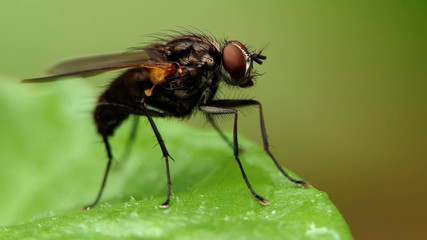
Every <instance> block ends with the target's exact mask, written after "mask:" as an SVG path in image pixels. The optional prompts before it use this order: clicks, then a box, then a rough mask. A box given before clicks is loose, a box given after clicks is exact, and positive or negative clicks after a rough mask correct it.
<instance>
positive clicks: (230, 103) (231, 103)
mask: <svg viewBox="0 0 427 240" xmlns="http://www.w3.org/2000/svg"><path fill="white" fill-rule="evenodd" d="M209 104H212V105H215V106H223V107H245V106H253V105H256V106H258V108H259V118H260V127H261V136H262V142H263V145H264V151H265V152H266V153H267V154H268V156H270V158H271V160H273V162H274V164H275V165H276V167H277V168H278V169H279V171H280V172H281V173H282V174H283V175H284V176H285V177H286V178H287V179H289V180H290V181H292V182H294V183H297V184H300V185H302V186H304V187H311V185H310V184H308V183H306V182H304V181H301V180H296V179H294V178H293V177H291V176H290V175H289V174H288V173H287V172H286V171H285V170H284V169H283V168H282V166H280V164H279V162H278V161H277V160H276V158H275V157H274V155H273V153H272V152H271V151H270V145H269V144H268V139H267V131H266V129H265V122H264V115H263V113H262V106H261V103H260V102H259V101H256V100H243V99H242V100H213V101H211V102H209Z"/></svg>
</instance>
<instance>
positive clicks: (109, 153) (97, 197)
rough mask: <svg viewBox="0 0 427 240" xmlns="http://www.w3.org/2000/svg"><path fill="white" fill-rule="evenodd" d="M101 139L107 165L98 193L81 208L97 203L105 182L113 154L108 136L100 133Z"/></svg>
mask: <svg viewBox="0 0 427 240" xmlns="http://www.w3.org/2000/svg"><path fill="white" fill-rule="evenodd" d="M102 140H103V141H104V145H105V150H106V151H107V156H108V162H107V167H106V169H105V173H104V178H103V179H102V184H101V188H100V189H99V192H98V195H96V198H95V201H93V202H92V203H91V204H89V205H87V206H85V207H83V208H82V209H81V210H87V209H90V208H92V207H93V206H95V205H96V204H97V203H98V201H99V199H100V198H101V195H102V192H103V191H104V187H105V183H106V182H107V175H108V172H109V171H110V167H111V162H112V161H113V154H112V153H111V147H110V143H109V142H108V137H107V136H106V135H102Z"/></svg>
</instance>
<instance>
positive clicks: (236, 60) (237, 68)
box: [222, 42, 247, 79]
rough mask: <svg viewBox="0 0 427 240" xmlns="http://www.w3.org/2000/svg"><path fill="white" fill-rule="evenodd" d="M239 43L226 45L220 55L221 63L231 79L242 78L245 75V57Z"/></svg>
mask: <svg viewBox="0 0 427 240" xmlns="http://www.w3.org/2000/svg"><path fill="white" fill-rule="evenodd" d="M241 46H242V44H241V43H240V42H230V43H228V44H227V45H226V46H225V47H224V50H223V53H222V62H223V65H224V68H225V70H227V72H228V73H229V74H230V76H231V77H232V78H233V79H240V78H243V77H244V76H245V74H246V66H247V61H246V56H245V53H244V49H242V47H241Z"/></svg>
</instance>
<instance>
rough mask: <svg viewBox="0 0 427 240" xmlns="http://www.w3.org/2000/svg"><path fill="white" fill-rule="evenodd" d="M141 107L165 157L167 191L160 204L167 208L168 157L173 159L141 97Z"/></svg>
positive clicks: (169, 187)
mask: <svg viewBox="0 0 427 240" xmlns="http://www.w3.org/2000/svg"><path fill="white" fill-rule="evenodd" d="M141 105H142V108H143V109H144V111H145V115H146V116H147V119H148V122H149V123H150V125H151V128H152V129H153V132H154V135H155V136H156V139H157V142H158V143H159V145H160V149H161V150H162V153H163V158H164V159H165V164H166V177H167V187H168V193H167V197H166V201H165V202H164V203H162V204H161V205H160V207H161V208H167V207H169V201H170V195H171V178H170V173H169V158H171V159H172V160H173V158H172V157H171V156H170V155H169V153H168V150H167V149H166V145H165V143H164V141H163V139H162V136H161V135H160V132H159V130H158V129H157V127H156V124H155V123H154V121H153V119H152V118H151V116H150V112H149V109H148V108H147V104H146V103H145V99H144V98H143V99H142V100H141Z"/></svg>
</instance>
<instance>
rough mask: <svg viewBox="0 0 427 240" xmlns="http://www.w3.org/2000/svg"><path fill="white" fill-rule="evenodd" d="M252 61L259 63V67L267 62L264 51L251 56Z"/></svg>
mask: <svg viewBox="0 0 427 240" xmlns="http://www.w3.org/2000/svg"><path fill="white" fill-rule="evenodd" d="M251 59H252V60H253V61H255V62H256V63H258V64H259V65H261V64H262V61H263V60H266V59H267V57H266V56H265V55H262V50H261V51H260V52H259V53H254V54H251Z"/></svg>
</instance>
